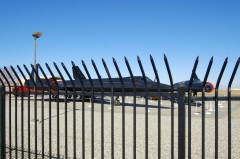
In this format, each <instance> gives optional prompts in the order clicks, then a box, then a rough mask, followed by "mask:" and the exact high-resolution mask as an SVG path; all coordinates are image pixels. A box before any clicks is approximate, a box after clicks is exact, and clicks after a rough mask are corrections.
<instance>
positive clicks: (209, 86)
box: [205, 82, 214, 93]
mask: <svg viewBox="0 0 240 159" xmlns="http://www.w3.org/2000/svg"><path fill="white" fill-rule="evenodd" d="M213 90H214V86H213V84H212V83H210V82H207V83H206V84H205V91H206V92H207V93H211V92H212V91H213Z"/></svg>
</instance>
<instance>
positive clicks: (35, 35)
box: [32, 32, 42, 82]
mask: <svg viewBox="0 0 240 159" xmlns="http://www.w3.org/2000/svg"><path fill="white" fill-rule="evenodd" d="M41 35H42V32H33V33H32V36H33V38H34V68H35V70H36V69H37V65H36V56H37V38H40V37H41ZM34 82H36V74H35V73H34Z"/></svg>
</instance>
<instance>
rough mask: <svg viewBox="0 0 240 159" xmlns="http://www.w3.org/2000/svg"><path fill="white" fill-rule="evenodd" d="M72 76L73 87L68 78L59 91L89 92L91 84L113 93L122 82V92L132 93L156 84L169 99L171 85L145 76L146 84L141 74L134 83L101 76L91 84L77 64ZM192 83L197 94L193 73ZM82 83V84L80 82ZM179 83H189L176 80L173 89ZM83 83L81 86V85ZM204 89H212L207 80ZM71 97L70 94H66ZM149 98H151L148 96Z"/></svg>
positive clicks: (154, 88) (198, 84)
mask: <svg viewBox="0 0 240 159" xmlns="http://www.w3.org/2000/svg"><path fill="white" fill-rule="evenodd" d="M72 69H73V77H74V79H75V80H73V81H72V82H73V83H74V86H75V88H74V87H73V85H72V82H71V81H69V80H65V81H59V88H60V91H67V92H73V91H74V89H75V91H82V88H84V91H86V92H90V91H91V86H92V85H93V87H94V92H101V90H103V91H104V92H111V91H112V89H113V91H114V93H116V92H122V91H123V85H122V82H123V83H124V92H126V93H128V94H130V95H131V93H132V95H133V92H135V91H136V92H138V93H140V92H141V93H143V94H144V92H145V91H146V88H147V92H157V91H158V86H159V87H160V90H161V97H163V99H170V98H171V97H170V90H171V87H170V85H167V84H163V83H160V84H159V85H158V83H157V82H154V81H152V80H151V79H150V78H148V77H146V83H147V84H146V85H145V81H144V78H143V76H134V83H135V85H134V84H133V81H132V78H131V77H123V78H122V82H121V80H120V78H111V81H110V79H109V78H102V79H101V81H102V83H100V81H99V79H92V85H91V81H90V80H89V79H87V78H86V77H85V76H84V74H83V73H82V71H81V70H80V68H79V67H78V66H75V68H74V67H73V68H72ZM193 78H194V79H193V84H192V87H191V91H192V92H193V95H197V92H201V91H202V81H201V80H200V79H199V78H198V77H197V75H196V74H195V75H194V77H193ZM81 83H82V84H81ZM180 84H183V85H184V86H185V87H186V89H187V87H188V85H189V80H188V81H183V82H178V83H175V84H174V85H173V88H174V90H177V88H178V87H179V85H180ZM82 85H83V86H82ZM205 90H206V92H212V91H213V90H214V86H213V84H211V83H209V82H207V83H206V85H205ZM68 97H70V98H71V96H68ZM150 98H153V97H152V96H150Z"/></svg>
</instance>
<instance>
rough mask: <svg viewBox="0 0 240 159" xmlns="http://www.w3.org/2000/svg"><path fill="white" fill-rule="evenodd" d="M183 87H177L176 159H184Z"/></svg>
mask: <svg viewBox="0 0 240 159" xmlns="http://www.w3.org/2000/svg"><path fill="white" fill-rule="evenodd" d="M185 91H186V89H185V87H184V85H180V86H179V87H178V158H179V159H182V158H185V134H186V133H185V127H186V124H185V120H186V119H185Z"/></svg>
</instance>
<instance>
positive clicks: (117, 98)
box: [114, 96, 120, 106]
mask: <svg viewBox="0 0 240 159" xmlns="http://www.w3.org/2000/svg"><path fill="white" fill-rule="evenodd" d="M118 105H120V101H119V96H116V98H115V99H114V106H118Z"/></svg>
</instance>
